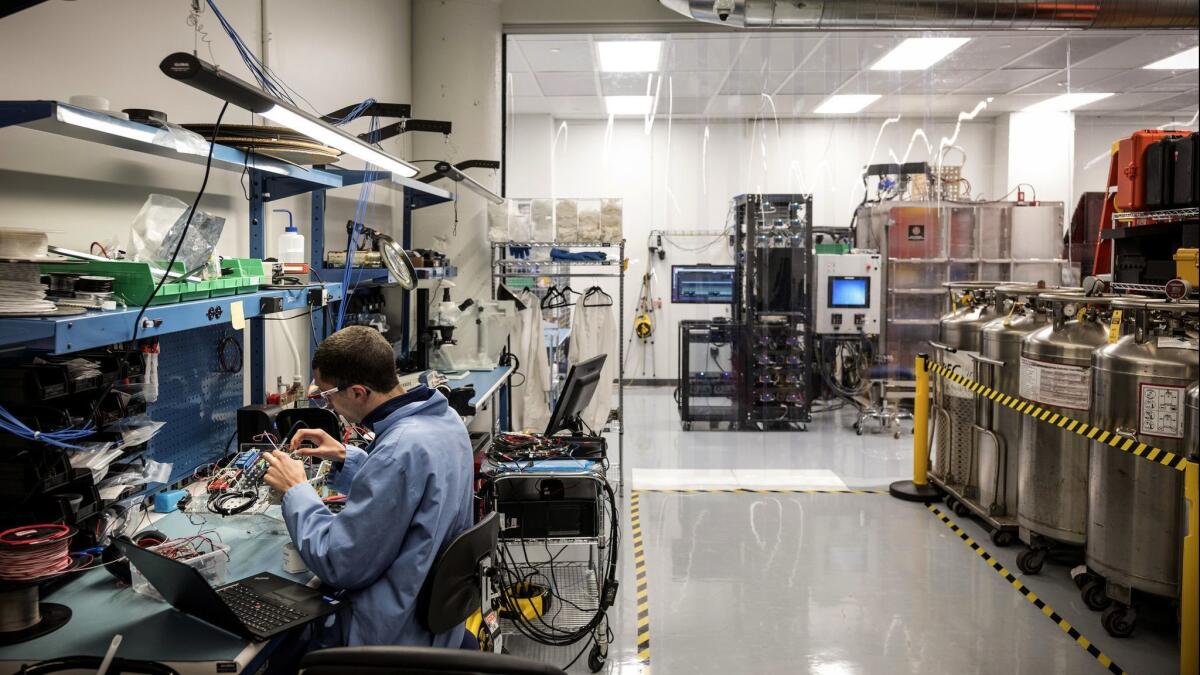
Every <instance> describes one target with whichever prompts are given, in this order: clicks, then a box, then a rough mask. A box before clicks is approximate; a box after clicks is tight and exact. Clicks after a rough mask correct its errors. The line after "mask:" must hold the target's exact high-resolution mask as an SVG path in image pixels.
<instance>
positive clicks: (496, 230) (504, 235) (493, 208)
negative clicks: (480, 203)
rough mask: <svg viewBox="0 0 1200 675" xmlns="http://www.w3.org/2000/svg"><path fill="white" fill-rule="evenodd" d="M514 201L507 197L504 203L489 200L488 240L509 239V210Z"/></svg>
mask: <svg viewBox="0 0 1200 675" xmlns="http://www.w3.org/2000/svg"><path fill="white" fill-rule="evenodd" d="M511 203H512V202H510V201H508V200H507V199H506V200H504V203H503V204H493V203H491V202H488V207H487V215H488V241H492V242H505V241H509V235H508V211H509V206H510V205H511Z"/></svg>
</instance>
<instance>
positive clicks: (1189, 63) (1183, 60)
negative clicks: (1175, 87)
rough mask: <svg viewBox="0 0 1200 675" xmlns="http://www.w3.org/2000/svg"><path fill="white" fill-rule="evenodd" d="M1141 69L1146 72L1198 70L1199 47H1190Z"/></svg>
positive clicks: (1199, 63)
mask: <svg viewBox="0 0 1200 675" xmlns="http://www.w3.org/2000/svg"><path fill="white" fill-rule="evenodd" d="M1142 67H1143V68H1145V69H1146V70H1196V69H1197V68H1200V47H1192V48H1191V49H1188V50H1186V51H1182V52H1179V53H1178V54H1175V55H1174V56H1168V57H1167V58H1165V59H1160V60H1158V61H1155V62H1154V63H1149V64H1146V65H1145V66H1142Z"/></svg>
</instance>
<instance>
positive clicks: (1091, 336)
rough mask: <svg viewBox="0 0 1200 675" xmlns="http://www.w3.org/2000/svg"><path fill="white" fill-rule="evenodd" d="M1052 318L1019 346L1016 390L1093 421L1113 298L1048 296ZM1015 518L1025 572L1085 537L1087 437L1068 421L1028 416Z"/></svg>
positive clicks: (1019, 561)
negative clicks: (1097, 365)
mask: <svg viewBox="0 0 1200 675" xmlns="http://www.w3.org/2000/svg"><path fill="white" fill-rule="evenodd" d="M1039 299H1040V300H1041V301H1042V302H1043V303H1044V304H1045V308H1046V316H1047V318H1048V320H1049V321H1050V324H1049V325H1048V326H1045V327H1043V328H1041V329H1039V330H1037V331H1035V332H1033V333H1031V334H1029V335H1028V336H1026V337H1025V339H1024V340H1023V341H1022V345H1021V358H1020V373H1019V376H1018V380H1019V383H1020V384H1019V388H1018V391H1019V394H1020V396H1021V398H1023V399H1026V400H1028V401H1033V402H1034V403H1036V404H1037V405H1039V406H1041V407H1042V408H1045V409H1047V410H1050V411H1051V414H1053V413H1058V414H1060V415H1066V416H1068V417H1070V418H1072V419H1074V420H1078V421H1080V422H1083V423H1088V422H1090V421H1091V419H1090V412H1089V411H1090V410H1091V407H1092V406H1091V392H1092V387H1091V364H1092V352H1093V351H1095V350H1096V349H1097V348H1099V347H1101V346H1103V345H1105V344H1106V343H1107V340H1108V325H1107V321H1108V318H1109V304H1110V303H1111V302H1112V298H1110V297H1087V296H1084V295H1083V294H1081V293H1044V294H1042V295H1041V296H1040V297H1039ZM1018 439H1019V440H1018V441H1017V446H1018V453H1017V454H1018V460H1017V464H1018V478H1017V494H1018V497H1017V522H1018V523H1019V525H1020V537H1021V541H1023V542H1025V543H1026V544H1028V545H1029V549H1028V550H1026V551H1024V552H1022V553H1021V555H1019V556H1018V558H1017V564H1018V566H1019V567H1020V568H1021V571H1023V572H1025V573H1026V574H1036V573H1037V572H1038V571H1040V570H1041V568H1042V564H1043V563H1044V562H1045V559H1046V555H1047V553H1048V552H1049V549H1050V548H1051V546H1052V544H1054V543H1056V542H1057V543H1066V544H1072V545H1076V546H1079V545H1082V544H1083V543H1084V541H1085V540H1086V538H1087V499H1088V492H1087V486H1088V440H1087V438H1086V437H1085V436H1080V435H1079V434H1076V433H1075V432H1074V431H1073V430H1071V429H1070V428H1068V427H1067V426H1063V427H1058V426H1052V425H1049V424H1046V423H1045V422H1042V421H1040V420H1035V419H1033V418H1032V417H1030V416H1028V415H1022V416H1021V419H1020V433H1019V435H1018Z"/></svg>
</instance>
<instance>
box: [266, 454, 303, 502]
mask: <svg viewBox="0 0 1200 675" xmlns="http://www.w3.org/2000/svg"><path fill="white" fill-rule="evenodd" d="M263 457H264V458H266V460H267V463H268V464H270V465H271V466H270V468H268V469H267V473H266V474H264V475H263V481H264V482H266V484H267V485H270V486H271V487H273V488H275V489H276V490H278V491H279V492H280V493H284V492H287V491H288V490H290V489H292V488H293V487H295V486H297V485H299V484H301V483H305V482H308V476H307V474H305V473H304V463H303V462H301V461H300V460H298V459H292V458H291V457H288V456H287V455H286V454H284V453H282V452H280V451H278V450H272V451H270V452H266V453H263Z"/></svg>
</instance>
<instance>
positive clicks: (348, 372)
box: [312, 326, 400, 393]
mask: <svg viewBox="0 0 1200 675" xmlns="http://www.w3.org/2000/svg"><path fill="white" fill-rule="evenodd" d="M312 367H313V370H319V371H321V379H322V380H325V381H326V382H329V383H331V384H333V385H334V386H336V387H337V388H339V389H345V388H346V387H349V386H351V385H355V384H361V385H363V386H364V387H366V388H367V389H370V390H371V391H378V392H383V393H387V392H389V391H391V390H393V389H395V388H396V387H397V386H399V384H400V380H399V378H397V377H396V356H395V353H394V352H393V351H392V345H391V343H389V342H388V341H387V339H386V338H384V337H383V335H381V334H380V333H379V331H377V330H375V329H374V328H369V327H367V326H349V327H347V328H343V329H341V330H339V331H338V332H336V333H334V334H333V335H330V336H329V337H327V338H325V339H324V340H322V341H321V344H319V345H317V351H316V353H315V354H313V360H312Z"/></svg>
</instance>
